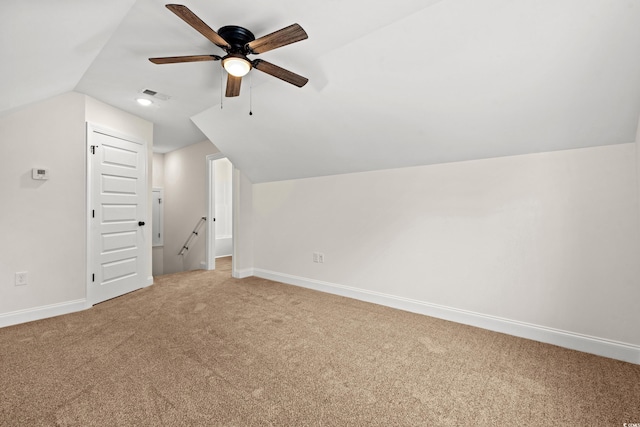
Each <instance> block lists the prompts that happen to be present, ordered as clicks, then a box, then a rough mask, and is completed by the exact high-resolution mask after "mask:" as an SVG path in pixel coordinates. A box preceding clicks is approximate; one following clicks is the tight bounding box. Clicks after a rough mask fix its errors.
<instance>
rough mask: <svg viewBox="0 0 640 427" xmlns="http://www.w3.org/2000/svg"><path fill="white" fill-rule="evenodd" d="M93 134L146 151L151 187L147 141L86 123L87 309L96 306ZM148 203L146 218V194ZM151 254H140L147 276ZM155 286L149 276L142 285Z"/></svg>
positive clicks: (146, 176)
mask: <svg viewBox="0 0 640 427" xmlns="http://www.w3.org/2000/svg"><path fill="white" fill-rule="evenodd" d="M93 132H97V133H103V134H106V135H109V136H113V137H115V138H120V139H124V140H127V141H131V142H135V143H138V144H140V145H141V146H142V148H143V150H144V172H143V176H144V177H145V180H146V182H147V184H146V185H145V191H146V190H147V188H148V187H149V185H148V180H149V174H148V170H149V159H148V150H149V146H148V144H147V141H146V140H144V139H142V138H137V137H134V136H131V135H127V134H124V133H122V132H118V131H116V130H113V129H111V128H108V127H105V126H102V125H97V124H95V123H91V122H86V129H85V145H86V202H87V206H86V208H87V210H86V212H87V216H86V246H85V250H86V263H87V264H86V268H85V271H86V273H87V285H86V290H87V299H86V301H87V307H91V306H92V305H93V304H94V299H95V298H94V295H93V289H92V286H91V284H92V275H93V273H94V272H93V271H92V270H93V263H94V254H93V249H94V246H95V244H94V242H93V241H92V240H91V236H92V221H91V211H92V210H93V202H94V200H93V194H92V191H91V189H92V188H93V174H94V172H95V171H94V167H93V154H92V153H91V145H92V142H93V141H92V138H91V137H90V135H91V134H92V133H93ZM147 192H148V191H147ZM145 199H146V203H145V204H144V216H145V218H146V216H147V215H148V211H149V208H150V200H149V194H146V197H145ZM150 255H151V254H150V253H147V251H146V247H145V250H143V251H142V252H141V254H140V259H141V261H142V262H141V264H142V266H141V269H142V274H144V275H146V274H147V271H148V270H149V268H148V267H149V261H150ZM152 284H153V277H152V276H149V277H147V279H146V281H145V282H144V283H143V284H142V286H149V285H152Z"/></svg>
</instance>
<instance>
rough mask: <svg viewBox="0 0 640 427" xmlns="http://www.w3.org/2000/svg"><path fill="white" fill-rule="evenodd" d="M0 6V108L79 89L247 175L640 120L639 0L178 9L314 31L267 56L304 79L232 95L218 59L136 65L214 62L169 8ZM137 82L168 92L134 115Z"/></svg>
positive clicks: (447, 151) (561, 144)
mask: <svg viewBox="0 0 640 427" xmlns="http://www.w3.org/2000/svg"><path fill="white" fill-rule="evenodd" d="M26 3H28V4H29V5H30V6H26V5H23V6H19V4H26ZM11 4H12V6H10V7H9V9H15V11H10V12H11V13H5V11H4V10H3V15H2V16H3V18H2V21H3V22H2V24H3V28H2V32H3V34H2V43H3V44H2V53H3V54H4V53H8V54H9V57H10V58H11V59H12V61H9V62H7V63H9V64H13V63H15V64H16V65H15V66H13V65H12V66H11V67H2V70H0V73H1V74H0V78H2V80H1V83H0V84H2V85H3V89H4V93H9V94H11V96H8V97H3V103H2V104H1V105H0V111H8V110H11V109H12V108H15V107H16V106H20V105H24V104H26V103H29V102H34V101H36V100H38V98H39V97H40V98H44V97H48V96H51V95H53V94H56V93H60V92H63V91H66V90H71V89H75V90H77V91H79V92H83V93H86V94H88V95H91V96H93V97H95V98H97V99H100V100H102V101H104V102H106V103H108V104H111V105H114V106H116V107H118V108H121V109H123V110H125V111H129V112H132V113H134V114H137V115H139V116H141V117H144V118H147V119H149V120H152V121H154V123H155V128H154V133H155V136H154V147H155V150H156V151H159V152H166V151H170V150H173V149H176V148H179V147H181V146H185V145H188V144H192V143H195V142H199V141H202V140H204V139H205V138H208V139H209V140H210V141H212V142H213V143H214V144H215V145H216V146H217V147H218V148H219V149H220V150H221V151H222V152H224V153H225V154H227V155H228V156H229V158H230V159H231V160H232V161H233V162H234V163H235V164H236V166H238V167H239V168H240V169H241V170H243V171H244V172H245V173H246V174H247V175H248V176H249V178H250V179H251V180H252V181H254V182H264V181H272V180H282V179H290V178H300V177H309V176H318V175H327V174H334V173H345V172H354V171H365V170H373V169H381V168H392V167H403V166H412V165H421V164H433V163H441V162H452V161H460V160H469V159H477V158H487V157H496V156H504V155H513V154H524V153H533V152H541V151H549V150H561V149H568V148H578V147H588V146H595V145H604V144H618V143H627V142H632V141H633V140H634V138H635V131H636V127H637V124H638V117H639V115H640V4H639V3H638V2H637V1H635V0H555V1H551V0H548V1H547V0H543V1H540V0H483V1H477V0H441V1H438V0H396V1H394V2H382V1H381V2H370V1H365V0H345V1H337V0H330V1H324V2H317V1H310V0H298V1H296V0H273V1H269V2H258V1H255V0H253V1H251V0H234V1H232V0H220V1H216V2H206V3H205V2H198V1H195V0H191V1H184V2H183V4H185V5H186V6H188V7H189V8H190V9H191V10H193V11H194V12H195V13H196V14H197V15H198V16H199V17H200V18H202V19H203V20H204V21H205V22H207V23H208V24H209V25H210V26H211V27H212V28H214V29H217V28H219V27H221V26H223V25H229V24H234V25H241V26H244V27H246V28H249V29H250V30H251V31H253V32H254V34H256V36H258V37H259V36H261V35H264V34H267V33H269V32H272V31H274V30H276V29H279V28H282V27H284V26H286V25H289V24H291V23H294V22H297V23H299V24H300V25H302V26H303V27H304V28H305V30H306V31H307V33H308V34H309V39H308V40H304V41H302V42H299V43H296V44H293V45H290V46H286V47H283V48H280V49H277V50H274V51H271V52H267V53H264V54H262V55H260V57H262V58H264V59H266V60H267V61H270V62H273V63H275V64H278V65H280V66H282V67H284V68H287V69H290V70H292V71H294V72H297V73H299V74H302V75H304V76H306V77H309V79H310V82H309V84H307V85H306V86H305V87H303V88H300V89H299V88H296V87H294V86H291V85H288V84H286V83H284V82H281V81H279V80H277V79H275V78H273V77H271V76H268V75H266V74H263V73H260V72H259V71H256V70H254V71H252V72H251V73H250V75H249V76H248V77H245V78H244V79H243V87H242V91H241V95H240V96H239V97H238V98H233V99H230V98H225V99H221V88H222V87H223V86H224V81H223V79H224V78H225V76H224V75H223V72H222V70H221V67H220V64H219V62H206V63H189V64H170V65H154V64H151V63H150V62H149V61H148V60H147V58H149V57H154V56H174V55H190V54H211V53H215V54H221V53H222V51H221V50H220V49H218V48H217V47H215V46H213V45H212V44H211V43H210V42H208V41H207V40H206V39H205V38H204V37H202V36H201V35H200V34H199V33H197V32H196V31H195V30H193V29H192V28H191V27H189V26H188V25H187V24H185V23H184V22H183V21H182V20H180V19H179V18H177V17H176V16H175V15H174V14H173V13H171V12H170V11H169V10H167V9H166V8H165V7H164V4H165V2H161V1H158V0H138V1H135V2H132V1H112V2H108V6H106V3H104V2H97V1H90V2H87V1H81V0H76V1H61V0H60V1H50V0H49V1H45V0H42V1H36V0H34V1H30V2H13V3H11ZM5 9H6V8H5ZM14 12H15V13H17V15H16V16H18V17H19V19H15V18H14V19H9V18H7V15H13V14H14ZM18 12H19V13H18ZM34 19H35V21H34ZM34 23H41V25H34ZM5 24H6V25H9V29H7V28H6V27H5ZM71 30H72V31H71ZM23 39H24V40H25V43H23V42H22V41H21V42H20V43H15V42H14V43H9V42H8V40H12V41H15V40H23ZM5 57H6V55H5ZM7 68H9V70H7ZM7 78H8V79H9V82H7ZM250 86H251V90H250ZM145 88H149V89H152V90H155V91H158V92H161V93H164V94H167V95H169V96H170V97H171V98H170V99H169V100H167V101H159V100H156V101H155V103H154V105H153V106H152V107H151V108H148V109H144V108H143V107H140V106H138V105H137V104H136V103H135V101H134V99H135V98H136V97H137V96H138V94H139V92H140V91H141V90H143V89H145ZM221 101H222V102H221ZM250 109H251V110H252V111H253V115H251V116H250V115H249V110H250Z"/></svg>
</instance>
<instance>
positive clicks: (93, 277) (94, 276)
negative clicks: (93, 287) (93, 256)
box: [91, 273, 96, 282]
mask: <svg viewBox="0 0 640 427" xmlns="http://www.w3.org/2000/svg"><path fill="white" fill-rule="evenodd" d="M91 281H92V282H95V281H96V275H95V273H94V274H92V275H91Z"/></svg>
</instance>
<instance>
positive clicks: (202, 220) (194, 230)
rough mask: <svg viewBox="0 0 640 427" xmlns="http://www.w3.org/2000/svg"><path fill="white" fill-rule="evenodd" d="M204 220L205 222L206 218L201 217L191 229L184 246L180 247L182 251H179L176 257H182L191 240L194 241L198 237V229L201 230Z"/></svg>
mask: <svg viewBox="0 0 640 427" xmlns="http://www.w3.org/2000/svg"><path fill="white" fill-rule="evenodd" d="M206 220H207V217H205V216H203V217H202V218H200V219H199V220H198V223H197V224H196V226H195V227H194V228H193V231H192V232H191V234H189V237H188V238H187V241H186V242H184V245H182V249H180V253H178V255H183V254H184V253H185V252H186V251H188V250H189V245H191V242H192V241H193V239H195V238H196V237H197V236H198V231H200V229H201V228H202V224H204V222H205V221H206Z"/></svg>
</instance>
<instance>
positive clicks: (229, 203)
mask: <svg viewBox="0 0 640 427" xmlns="http://www.w3.org/2000/svg"><path fill="white" fill-rule="evenodd" d="M232 191H233V165H232V164H231V162H230V161H229V159H227V158H226V157H225V156H224V155H223V154H221V153H217V154H210V155H208V156H207V222H206V224H207V231H206V239H205V240H206V242H205V258H206V260H205V264H206V269H207V270H214V269H215V268H216V258H222V257H231V256H232V254H233V194H232Z"/></svg>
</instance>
